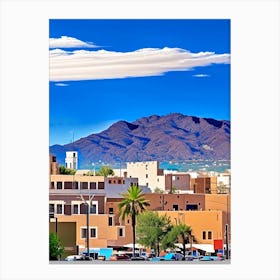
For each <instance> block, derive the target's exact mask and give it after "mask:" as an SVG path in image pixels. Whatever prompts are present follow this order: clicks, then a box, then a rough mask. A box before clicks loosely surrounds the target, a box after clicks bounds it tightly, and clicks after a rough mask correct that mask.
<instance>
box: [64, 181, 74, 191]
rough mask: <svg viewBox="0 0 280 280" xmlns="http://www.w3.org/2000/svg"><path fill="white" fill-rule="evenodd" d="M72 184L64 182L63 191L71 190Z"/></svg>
mask: <svg viewBox="0 0 280 280" xmlns="http://www.w3.org/2000/svg"><path fill="white" fill-rule="evenodd" d="M72 186H73V182H64V189H65V190H69V189H72Z"/></svg>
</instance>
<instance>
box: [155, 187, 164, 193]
mask: <svg viewBox="0 0 280 280" xmlns="http://www.w3.org/2000/svg"><path fill="white" fill-rule="evenodd" d="M154 193H164V190H162V189H160V188H159V187H156V188H155V189H154Z"/></svg>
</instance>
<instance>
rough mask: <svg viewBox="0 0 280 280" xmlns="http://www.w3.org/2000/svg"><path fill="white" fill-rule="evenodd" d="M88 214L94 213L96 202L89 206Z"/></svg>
mask: <svg viewBox="0 0 280 280" xmlns="http://www.w3.org/2000/svg"><path fill="white" fill-rule="evenodd" d="M90 214H96V204H93V205H91V206H90Z"/></svg>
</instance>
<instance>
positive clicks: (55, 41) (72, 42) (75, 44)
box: [49, 36, 99, 49]
mask: <svg viewBox="0 0 280 280" xmlns="http://www.w3.org/2000/svg"><path fill="white" fill-rule="evenodd" d="M98 47H99V46H96V45H95V44H93V43H92V42H83V41H81V40H79V39H76V38H73V37H68V36H61V37H60V38H50V40H49V48H50V49H54V48H63V49H64V48H98Z"/></svg>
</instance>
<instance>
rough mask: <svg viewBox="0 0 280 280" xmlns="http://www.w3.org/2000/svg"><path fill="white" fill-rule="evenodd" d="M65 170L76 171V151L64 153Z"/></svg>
mask: <svg viewBox="0 0 280 280" xmlns="http://www.w3.org/2000/svg"><path fill="white" fill-rule="evenodd" d="M65 163H66V168H70V169H74V170H77V169H78V152H76V151H70V152H66V158H65Z"/></svg>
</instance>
